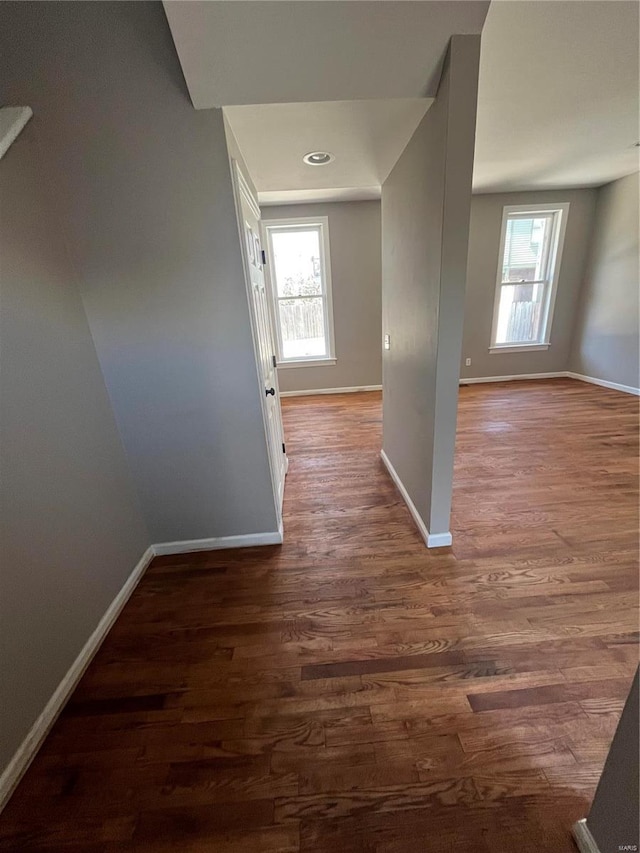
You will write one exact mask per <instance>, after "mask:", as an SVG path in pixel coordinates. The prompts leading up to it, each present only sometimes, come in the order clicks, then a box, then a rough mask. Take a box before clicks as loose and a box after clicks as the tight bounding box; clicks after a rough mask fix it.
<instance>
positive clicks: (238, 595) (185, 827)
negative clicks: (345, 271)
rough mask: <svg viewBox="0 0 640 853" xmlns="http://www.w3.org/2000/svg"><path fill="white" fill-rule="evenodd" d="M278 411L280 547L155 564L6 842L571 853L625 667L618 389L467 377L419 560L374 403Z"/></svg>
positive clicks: (372, 398)
mask: <svg viewBox="0 0 640 853" xmlns="http://www.w3.org/2000/svg"><path fill="white" fill-rule="evenodd" d="M282 402H283V416H284V424H285V432H286V441H287V453H288V455H289V460H290V469H289V473H288V476H287V485H286V490H285V498H284V522H285V531H286V535H285V542H284V544H283V545H282V546H269V547H266V548H246V549H239V550H229V551H210V552H199V553H192V554H182V555H167V556H163V557H158V558H156V559H155V560H154V561H153V563H152V565H151V566H150V567H149V569H148V570H147V572H146V574H145V576H144V577H143V579H142V581H141V582H140V585H139V586H138V588H137V589H136V591H135V592H134V594H133V595H132V597H131V599H130V600H129V602H128V604H127V605H126V607H125V608H124V610H123V612H122V613H121V615H120V617H119V619H118V620H117V622H116V624H115V625H114V627H113V629H112V631H111V632H110V634H109V636H108V637H107V639H106V640H105V642H104V644H103V646H102V648H101V649H100V650H99V652H98V654H97V655H96V657H95V659H94V661H93V662H92V664H91V665H90V666H89V668H88V670H87V672H86V673H85V675H84V677H83V679H82V681H81V682H80V684H79V685H78V687H77V689H76V691H75V693H74V696H73V697H72V699H71V701H70V702H69V704H68V705H67V707H66V709H65V710H64V712H63V713H62V715H61V716H60V718H59V719H58V721H57V722H56V724H55V725H54V727H53V728H52V730H51V732H50V734H49V736H48V738H47V739H46V741H45V743H44V745H43V747H42V749H41V750H40V753H39V754H38V756H37V757H36V758H35V760H34V762H33V764H32V765H31V767H30V768H29V770H28V771H27V773H26V775H25V777H24V779H23V780H22V782H21V784H20V785H19V787H18V789H17V790H16V793H15V795H14V796H13V798H12V800H11V801H10V803H9V805H8V806H7V808H6V810H5V812H4V813H3V814H2V815H1V816H0V850H2V851H13V853H18V851H29V850H38V851H40V853H61V851H64V853H98V851H99V853H115V851H118V853H127V851H129V853H151V851H153V853H176V851H180V852H181V853H202V851H205V850H215V851H217V853H241V852H242V853H245V851H248V850H256V851H263V853H300V851H309V853H311V851H312V852H313V853H325V852H326V853H329V851H330V853H335V851H337V850H339V851H341V853H412V851H416V853H417V851H420V853H423V851H425V850H429V851H430V853H452V851H458V850H464V851H466V853H506V851H515V850H517V851H519V853H574V849H575V848H574V846H573V842H572V840H571V835H570V827H571V825H572V823H573V822H574V821H575V820H577V819H578V818H581V817H584V816H585V815H586V814H587V813H588V810H589V802H590V799H591V797H592V796H593V792H594V790H595V786H596V784H597V781H598V779H599V776H600V772H601V770H602V766H603V763H604V760H605V757H606V753H607V750H608V747H609V744H610V742H611V739H612V737H613V732H614V730H615V726H616V725H617V722H618V720H619V717H620V713H621V711H622V706H623V703H624V699H625V697H626V693H627V691H628V688H629V686H630V684H631V681H632V678H633V672H634V669H635V667H636V665H637V660H638V657H637V655H638V648H637V646H638V631H637V627H638V625H637V616H638V607H637V605H638V412H637V402H636V400H635V399H634V398H633V397H631V396H629V395H625V394H621V393H618V392H615V391H611V390H608V389H604V388H599V387H595V386H592V385H587V384H585V383H580V382H576V381H573V380H569V379H558V380H550V381H545V382H540V381H539V382H526V381H523V382H517V383H497V384H495V385H475V386H469V387H463V388H461V390H460V406H459V418H458V430H457V443H456V469H455V480H454V497H453V512H452V528H451V529H452V532H453V540H454V541H453V547H452V548H446V549H436V550H432V551H428V550H427V549H425V547H424V544H423V542H422V539H421V537H420V535H419V534H418V532H417V530H416V528H415V526H414V524H413V522H412V520H411V517H410V515H409V513H408V511H407V508H406V506H405V505H404V503H403V501H402V499H401V497H400V495H399V494H398V492H397V490H396V488H395V486H394V484H393V483H392V482H391V480H390V478H389V476H388V474H387V473H386V470H385V468H384V466H383V465H382V463H381V460H380V456H379V451H380V446H381V395H380V393H379V392H371V393H362V394H344V395H335V396H331V397H329V396H323V397H304V398H287V399H285V400H283V401H282Z"/></svg>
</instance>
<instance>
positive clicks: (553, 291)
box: [489, 202, 570, 355]
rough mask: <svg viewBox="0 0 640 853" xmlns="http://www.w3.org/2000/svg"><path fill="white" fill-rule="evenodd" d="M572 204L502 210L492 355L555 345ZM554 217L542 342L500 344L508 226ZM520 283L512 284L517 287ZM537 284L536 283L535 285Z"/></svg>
mask: <svg viewBox="0 0 640 853" xmlns="http://www.w3.org/2000/svg"><path fill="white" fill-rule="evenodd" d="M569 206H570V204H569V202H559V203H556V204H511V205H506V206H505V207H503V208H502V225H501V227H500V248H499V252H498V269H497V273H496V286H495V293H494V297H493V320H492V324H491V341H490V347H489V352H490V353H491V354H493V355H495V354H496V353H501V352H534V351H536V350H548V349H549V347H550V346H551V327H552V324H553V312H554V309H555V304H556V296H557V293H558V279H559V277H560V267H561V263H562V252H563V249H564V239H565V232H566V228H567V219H568V217H569ZM545 213H546V214H552V215H553V219H552V225H551V228H552V233H551V235H550V237H549V245H548V250H547V253H548V260H547V271H546V277H545V278H543V279H541V280H540V281H541V282H543V283H546V293H545V295H544V304H543V308H542V311H543V314H542V319H541V329H540V336H539V340H538V341H532V342H531V343H526V342H517V341H512V342H510V343H504V344H499V343H496V335H497V333H498V316H499V313H500V297H501V295H502V288H503V287H504V286H506V284H507V283H506V282H505V283H503V281H502V268H503V265H504V249H505V243H506V238H507V223H508V222H509V220H510V219H512V218H513V219H526V218H527V217H536V216H540V215H541V214H545ZM517 283H518V282H511V284H517ZM532 283H533V282H532Z"/></svg>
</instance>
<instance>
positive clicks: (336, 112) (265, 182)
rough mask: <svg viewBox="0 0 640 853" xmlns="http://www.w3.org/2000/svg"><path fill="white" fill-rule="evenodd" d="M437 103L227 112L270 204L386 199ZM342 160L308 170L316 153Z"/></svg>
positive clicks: (349, 103)
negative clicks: (385, 187) (386, 188)
mask: <svg viewBox="0 0 640 853" xmlns="http://www.w3.org/2000/svg"><path fill="white" fill-rule="evenodd" d="M432 103H433V99H427V98H422V99H419V98H401V99H393V100H375V101H373V100H371V101H322V102H319V103H318V102H316V103H311V104H259V105H258V106H241V107H226V108H225V114H226V116H227V119H228V120H229V124H230V125H231V128H232V130H233V133H234V135H235V137H236V140H237V141H238V145H239V146H240V150H241V151H242V154H243V156H244V158H245V160H246V163H247V168H248V169H249V172H250V174H251V177H252V179H253V182H254V184H255V186H256V189H257V190H258V196H259V199H260V202H261V203H263V204H281V203H283V202H297V201H347V200H355V199H368V198H379V196H380V185H381V184H382V182H383V181H384V180H385V179H386V177H387V175H388V174H389V172H390V171H391V169H392V168H393V166H394V164H395V162H396V160H397V159H398V157H399V156H400V154H401V153H402V150H403V148H404V147H405V145H406V144H407V142H408V141H409V139H411V136H412V135H413V132H414V130H415V129H416V127H417V126H418V124H419V122H420V119H421V118H422V116H423V115H424V114H425V112H426V111H427V109H428V108H429V106H430V105H431V104H432ZM318 150H320V151H329V152H331V153H332V154H334V155H335V160H334V161H333V162H332V163H328V164H327V165H326V166H307V165H306V164H305V163H303V161H302V158H303V156H304V155H305V154H307V153H308V152H310V151H318Z"/></svg>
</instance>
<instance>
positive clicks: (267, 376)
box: [233, 160, 288, 521]
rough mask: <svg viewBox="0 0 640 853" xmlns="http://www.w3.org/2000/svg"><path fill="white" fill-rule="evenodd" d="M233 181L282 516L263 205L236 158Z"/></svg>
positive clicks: (283, 461)
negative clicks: (262, 219)
mask: <svg viewBox="0 0 640 853" xmlns="http://www.w3.org/2000/svg"><path fill="white" fill-rule="evenodd" d="M233 175H234V185H235V191H236V199H237V204H238V223H239V226H240V231H241V243H242V253H243V257H244V263H245V271H246V279H247V291H248V296H249V309H250V313H251V324H252V331H253V340H254V346H255V354H256V363H257V367H258V376H259V381H260V392H261V396H262V411H263V415H264V424H265V432H266V438H267V446H268V451H269V464H270V467H271V477H272V480H273V491H274V495H275V499H276V508H277V511H278V516H279V518H278V520H279V521H281V520H282V499H283V495H284V480H285V475H286V473H287V467H288V460H287V456H286V453H285V451H284V446H285V445H284V430H283V427H282V413H281V410H280V389H279V387H278V372H277V370H276V364H275V360H276V359H275V351H276V350H275V343H274V335H273V326H272V322H271V314H270V310H269V298H268V294H267V290H266V285H265V274H264V261H265V255H264V254H263V249H262V243H261V236H260V207H259V205H258V202H257V200H256V199H255V197H254V195H253V193H252V191H251V188H250V186H249V184H248V183H247V181H246V179H245V177H244V175H243V174H242V171H241V169H240V166H239V164H238V163H237V162H236V161H235V160H234V161H233Z"/></svg>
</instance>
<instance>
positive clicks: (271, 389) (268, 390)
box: [264, 388, 276, 397]
mask: <svg viewBox="0 0 640 853" xmlns="http://www.w3.org/2000/svg"><path fill="white" fill-rule="evenodd" d="M264 393H265V394H266V395H267V397H268V396H269V394H271V396H272V397H275V396H276V389H275V388H265V392H264Z"/></svg>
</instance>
